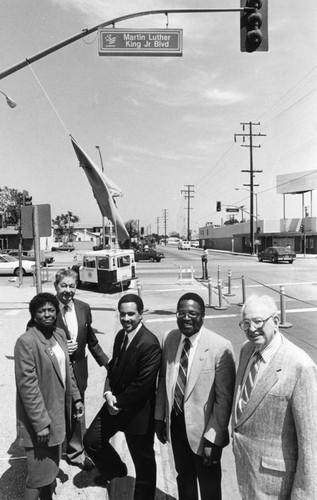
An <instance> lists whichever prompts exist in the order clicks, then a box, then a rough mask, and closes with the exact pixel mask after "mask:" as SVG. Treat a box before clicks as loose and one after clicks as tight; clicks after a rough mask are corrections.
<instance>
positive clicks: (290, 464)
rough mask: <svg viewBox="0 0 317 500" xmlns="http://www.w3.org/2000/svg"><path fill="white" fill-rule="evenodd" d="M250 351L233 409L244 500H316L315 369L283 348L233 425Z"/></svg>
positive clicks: (247, 351) (247, 348)
mask: <svg viewBox="0 0 317 500" xmlns="http://www.w3.org/2000/svg"><path fill="white" fill-rule="evenodd" d="M253 350H254V346H253V345H251V344H250V342H246V343H245V344H244V345H243V347H242V350H241V355H240V363H239V368H238V373H237V381H236V389H235V398H234V405H233V417H232V419H233V420H232V425H233V449H234V454H235V459H236V468H237V477H238V483H239V488H240V493H241V495H242V497H243V498H244V499H245V500H254V499H256V500H264V499H265V500H266V499H268V498H270V499H274V498H276V499H279V500H290V499H291V500H308V499H309V500H310V499H311V500H313V499H315V498H317V473H316V472H317V367H316V365H315V364H314V362H313V361H312V360H311V358H310V357H309V356H308V355H307V354H306V353H305V352H304V351H302V350H301V349H299V348H298V347H296V346H295V345H294V344H292V343H291V342H289V341H288V340H286V339H285V338H284V337H282V344H281V346H280V347H279V349H278V351H277V352H276V354H275V355H274V357H273V358H272V359H271V361H270V363H269V365H268V367H267V368H266V370H265V372H264V374H263V376H262V377H261V378H260V380H259V381H258V383H257V384H256V386H255V387H254V389H253V391H252V393H251V396H250V399H249V401H248V403H247V405H246V407H245V409H244V411H243V413H242V415H241V416H240V418H239V420H238V421H236V417H235V408H236V403H237V401H236V399H237V396H238V393H239V386H240V385H241V383H242V379H243V374H244V371H245V368H246V365H247V363H248V360H249V359H250V356H251V354H252V352H253Z"/></svg>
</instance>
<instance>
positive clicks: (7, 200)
mask: <svg viewBox="0 0 317 500" xmlns="http://www.w3.org/2000/svg"><path fill="white" fill-rule="evenodd" d="M18 220H19V191H18V190H17V189H15V188H9V187H8V186H4V187H3V188H1V187H0V227H6V226H15V225H16V224H17V223H18Z"/></svg>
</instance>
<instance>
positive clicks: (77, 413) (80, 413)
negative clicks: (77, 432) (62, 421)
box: [74, 401, 85, 419]
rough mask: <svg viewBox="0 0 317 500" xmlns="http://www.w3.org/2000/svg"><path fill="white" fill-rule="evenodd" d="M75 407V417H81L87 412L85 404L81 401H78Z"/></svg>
mask: <svg viewBox="0 0 317 500" xmlns="http://www.w3.org/2000/svg"><path fill="white" fill-rule="evenodd" d="M74 408H75V414H74V418H77V419H79V418H81V417H83V415H84V413H85V408H84V405H83V403H82V402H81V401H77V402H76V403H75V404H74Z"/></svg>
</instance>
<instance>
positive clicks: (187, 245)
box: [178, 240, 190, 250]
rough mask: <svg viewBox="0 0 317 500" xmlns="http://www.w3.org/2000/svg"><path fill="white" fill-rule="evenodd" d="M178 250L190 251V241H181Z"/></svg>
mask: <svg viewBox="0 0 317 500" xmlns="http://www.w3.org/2000/svg"><path fill="white" fill-rule="evenodd" d="M178 250H190V241H183V240H181V241H180V242H179V243H178Z"/></svg>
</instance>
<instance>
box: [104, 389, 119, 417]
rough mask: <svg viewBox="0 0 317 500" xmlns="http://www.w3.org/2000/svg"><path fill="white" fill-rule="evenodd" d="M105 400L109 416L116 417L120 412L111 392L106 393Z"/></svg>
mask: <svg viewBox="0 0 317 500" xmlns="http://www.w3.org/2000/svg"><path fill="white" fill-rule="evenodd" d="M105 400H106V401H107V406H108V412H109V413H110V415H117V414H118V413H119V412H120V411H121V410H120V408H117V406H116V404H117V398H116V396H114V395H113V394H112V392H106V394H105Z"/></svg>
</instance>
